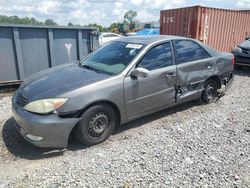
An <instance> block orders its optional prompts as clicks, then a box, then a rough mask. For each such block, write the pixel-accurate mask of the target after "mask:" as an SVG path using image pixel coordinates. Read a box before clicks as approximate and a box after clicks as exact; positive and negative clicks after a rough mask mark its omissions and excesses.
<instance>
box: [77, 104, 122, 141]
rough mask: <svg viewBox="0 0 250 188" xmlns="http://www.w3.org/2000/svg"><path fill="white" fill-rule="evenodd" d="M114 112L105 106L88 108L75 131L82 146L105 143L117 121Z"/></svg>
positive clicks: (99, 105) (108, 106)
mask: <svg viewBox="0 0 250 188" xmlns="http://www.w3.org/2000/svg"><path fill="white" fill-rule="evenodd" d="M116 119H117V118H116V114H115V110H114V109H113V108H112V107H111V106H110V105H107V104H97V105H95V106H92V107H90V108H88V109H87V110H86V111H85V112H84V113H83V115H82V120H81V121H80V122H79V123H78V125H77V127H76V129H75V135H76V137H77V139H78V140H80V141H81V142H82V143H83V144H84V145H95V144H99V143H101V142H103V141H105V140H106V139H107V138H108V137H109V136H110V134H111V133H112V131H113V129H114V127H115V125H116V123H117V120H116Z"/></svg>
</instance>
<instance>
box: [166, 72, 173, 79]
mask: <svg viewBox="0 0 250 188" xmlns="http://www.w3.org/2000/svg"><path fill="white" fill-rule="evenodd" d="M166 77H167V78H173V77H175V73H173V72H170V73H168V74H166Z"/></svg>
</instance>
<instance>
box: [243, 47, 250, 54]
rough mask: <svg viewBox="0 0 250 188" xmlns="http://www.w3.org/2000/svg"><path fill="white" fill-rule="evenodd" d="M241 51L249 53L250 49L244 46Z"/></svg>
mask: <svg viewBox="0 0 250 188" xmlns="http://www.w3.org/2000/svg"><path fill="white" fill-rule="evenodd" d="M242 53H244V54H250V50H249V49H246V48H242Z"/></svg>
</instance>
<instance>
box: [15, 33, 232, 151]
mask: <svg viewBox="0 0 250 188" xmlns="http://www.w3.org/2000/svg"><path fill="white" fill-rule="evenodd" d="M175 39H184V38H181V37H173V36H158V37H155V36H149V37H139V36H137V37H129V38H127V37H126V38H125V37H124V38H121V39H117V41H126V42H128V41H130V42H132V43H142V44H144V45H146V46H145V47H144V48H143V49H142V50H141V52H140V53H139V54H138V55H137V57H136V58H135V59H134V60H132V61H131V63H130V64H129V65H128V66H127V68H125V69H124V71H123V72H122V73H120V74H118V75H107V74H104V73H99V72H96V71H93V70H88V69H87V68H85V67H83V66H81V65H77V64H69V65H64V66H58V67H54V68H51V69H49V70H46V71H43V72H41V73H38V74H36V75H34V76H31V77H30V78H28V79H27V80H26V81H25V82H24V83H23V84H22V85H21V87H20V88H19V89H18V91H17V94H16V95H14V97H13V103H14V104H13V110H14V117H15V119H17V120H18V121H20V123H22V122H23V121H24V122H25V123H26V124H30V126H27V125H26V126H27V128H26V129H29V128H30V127H32V128H34V127H35V126H36V125H35V124H36V123H35V122H34V121H31V122H29V121H30V120H34V119H35V116H33V113H30V112H25V113H26V114H25V116H24V117H23V118H24V120H22V114H23V111H25V110H24V109H23V107H22V106H18V105H16V102H15V100H16V99H17V98H18V97H19V95H22V96H24V97H26V98H28V99H29V100H30V101H36V100H40V99H46V98H55V97H65V98H69V99H68V101H67V102H66V103H65V104H64V105H63V106H62V107H60V108H59V109H57V113H58V114H59V115H60V114H64V115H65V114H71V113H72V112H74V115H75V116H74V117H75V118H80V116H78V114H79V112H80V111H84V110H85V109H86V108H87V107H89V106H90V105H93V104H94V103H97V102H110V103H112V104H113V105H114V106H116V107H117V109H118V111H119V115H120V123H126V122H128V121H131V120H132V119H135V118H138V117H142V116H144V115H147V114H150V113H152V112H156V111H159V110H161V109H164V108H167V107H170V106H174V105H176V104H179V103H182V102H185V101H190V100H196V99H199V98H200V97H201V94H202V91H203V89H204V87H203V86H204V82H205V81H206V80H208V79H209V78H211V77H214V76H216V77H217V78H218V79H219V80H220V82H221V85H222V86H224V87H226V85H227V84H228V82H229V80H230V79H231V77H230V76H232V73H233V64H232V60H233V55H232V54H230V53H220V52H217V51H216V50H213V49H211V48H207V47H206V46H205V45H203V44H200V45H202V46H203V47H204V48H205V49H206V50H207V51H209V53H210V55H211V57H209V58H206V59H203V60H199V61H193V62H189V63H185V64H182V65H177V64H176V62H175V57H174V56H173V65H171V66H169V67H165V68H161V69H156V70H152V71H149V73H148V75H147V77H137V78H134V77H132V76H130V74H131V72H132V71H133V70H134V69H135V68H136V65H137V64H138V63H139V62H140V60H141V59H142V58H143V56H144V55H145V54H146V53H147V52H148V51H149V50H150V49H151V48H152V47H154V46H155V45H158V44H161V43H165V42H171V44H173V43H172V41H174V40H175ZM185 40H192V39H187V38H185ZM193 41H195V40H193ZM172 51H173V52H172V54H175V52H174V48H172ZM208 64H209V67H207V65H208ZM231 80H232V79H231ZM195 86H197V87H195ZM179 88H180V89H181V92H179V91H178V89H179ZM57 113H55V114H50V115H46V117H45V116H44V115H43V119H44V122H43V120H42V119H41V118H39V122H38V123H37V126H39V125H41V124H43V123H44V124H45V126H47V124H48V123H50V121H55V119H57V118H58V114H57ZM39 117H41V115H40V116H39ZM29 119H30V120H29ZM65 119H68V118H59V119H57V121H56V122H54V124H55V125H56V126H55V128H54V129H52V131H54V130H57V131H58V132H57V134H60V132H61V131H62V130H65V128H67V130H71V129H68V126H69V127H71V128H73V127H74V126H72V122H73V123H75V121H76V119H72V121H70V122H68V123H65V124H66V125H68V126H66V125H65V127H64V128H60V129H59V128H58V126H57V124H60V122H61V121H64V120H65ZM50 129H51V127H50ZM36 133H37V132H36ZM42 134H44V132H42ZM64 134H65V133H64ZM49 135H51V136H53V134H51V133H50V131H48V132H47V134H46V136H49ZM55 139H56V138H55ZM57 139H58V140H57V142H56V143H55V142H52V143H51V144H49V142H50V140H43V141H42V142H43V144H42V143H39V146H46V147H47V146H48V145H49V146H60V147H66V145H65V143H66V142H65V140H67V139H68V137H67V136H65V137H64V138H62V137H58V138H57ZM58 143H59V144H58Z"/></svg>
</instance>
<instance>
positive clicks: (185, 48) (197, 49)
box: [175, 40, 211, 64]
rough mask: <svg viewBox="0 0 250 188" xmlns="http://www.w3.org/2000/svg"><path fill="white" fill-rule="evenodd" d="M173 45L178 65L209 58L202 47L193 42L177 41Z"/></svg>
mask: <svg viewBox="0 0 250 188" xmlns="http://www.w3.org/2000/svg"><path fill="white" fill-rule="evenodd" d="M175 45H176V56H177V63H178V64H182V63H187V62H191V61H196V60H200V59H205V58H209V57H211V56H210V55H209V54H208V53H207V51H206V50H205V49H204V48H203V47H201V46H200V45H198V44H197V43H195V42H193V41H190V40H177V41H175Z"/></svg>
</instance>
